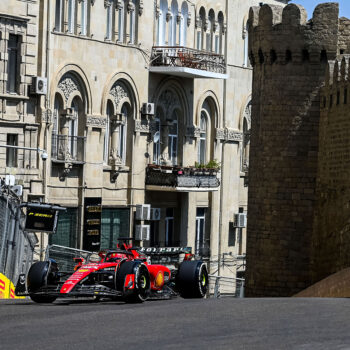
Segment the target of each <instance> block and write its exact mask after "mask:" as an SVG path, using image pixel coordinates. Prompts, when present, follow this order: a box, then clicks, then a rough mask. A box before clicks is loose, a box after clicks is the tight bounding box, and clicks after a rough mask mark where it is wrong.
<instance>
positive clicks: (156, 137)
mask: <svg viewBox="0 0 350 350" xmlns="http://www.w3.org/2000/svg"><path fill="white" fill-rule="evenodd" d="M159 137H160V134H159V131H157V132H156V133H155V134H154V136H153V142H154V143H157V142H158V141H159Z"/></svg>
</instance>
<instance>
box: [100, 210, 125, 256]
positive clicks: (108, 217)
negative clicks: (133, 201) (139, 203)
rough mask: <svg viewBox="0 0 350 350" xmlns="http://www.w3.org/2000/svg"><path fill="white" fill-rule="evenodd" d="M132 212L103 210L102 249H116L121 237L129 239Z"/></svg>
mask: <svg viewBox="0 0 350 350" xmlns="http://www.w3.org/2000/svg"><path fill="white" fill-rule="evenodd" d="M129 215H130V210H129V209H126V208H103V209H102V225H101V245H100V247H101V248H100V249H116V248H117V243H118V242H117V240H118V238H119V237H129V223H130V221H129V218H130V217H129Z"/></svg>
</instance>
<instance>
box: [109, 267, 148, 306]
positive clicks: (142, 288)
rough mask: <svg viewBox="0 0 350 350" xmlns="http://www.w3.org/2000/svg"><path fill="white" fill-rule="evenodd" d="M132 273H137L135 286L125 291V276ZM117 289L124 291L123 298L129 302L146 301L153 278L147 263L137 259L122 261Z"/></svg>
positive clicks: (117, 279)
mask: <svg viewBox="0 0 350 350" xmlns="http://www.w3.org/2000/svg"><path fill="white" fill-rule="evenodd" d="M130 274H134V275H135V284H134V288H133V289H131V290H127V291H125V289H124V286H125V278H126V276H127V275H130ZM116 289H117V290H118V291H121V292H123V293H124V296H123V299H124V300H125V301H126V302H127V303H142V302H144V301H146V300H147V299H148V297H149V294H150V290H151V279H150V275H149V272H148V269H147V267H146V265H144V264H142V263H141V262H135V261H126V262H124V263H122V265H121V266H120V268H119V271H118V273H117V278H116Z"/></svg>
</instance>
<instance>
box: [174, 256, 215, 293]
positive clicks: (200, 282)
mask: <svg viewBox="0 0 350 350" xmlns="http://www.w3.org/2000/svg"><path fill="white" fill-rule="evenodd" d="M208 284H209V280H208V271H207V267H206V265H205V264H204V263H203V262H202V261H195V260H194V261H183V262H182V263H181V265H180V267H179V270H178V273H177V276H176V287H177V290H178V291H179V293H180V295H181V296H182V297H183V298H203V297H204V296H205V295H206V293H207V290H208Z"/></svg>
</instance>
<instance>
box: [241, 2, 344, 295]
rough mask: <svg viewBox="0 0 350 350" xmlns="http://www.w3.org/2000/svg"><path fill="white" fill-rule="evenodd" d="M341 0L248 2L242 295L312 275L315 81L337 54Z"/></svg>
mask: <svg viewBox="0 0 350 350" xmlns="http://www.w3.org/2000/svg"><path fill="white" fill-rule="evenodd" d="M338 13H339V9H338V4H336V3H324V4H320V5H318V6H317V7H316V9H315V11H314V14H313V18H312V19H311V20H310V21H308V22H307V14H306V11H305V9H304V8H303V7H302V6H299V5H295V4H290V5H287V6H286V7H284V8H283V7H280V6H274V5H267V4H266V5H263V6H261V7H253V8H251V9H250V20H249V21H250V29H249V38H250V44H249V46H250V47H249V51H250V59H251V63H252V64H253V67H254V73H253V96H252V130H251V151H250V178H249V199H248V203H249V204H248V213H249V219H248V241H247V296H290V295H293V294H294V293H296V292H298V291H300V290H302V289H304V288H305V287H307V286H308V285H310V284H311V282H312V266H311V263H312V253H311V247H312V235H313V216H314V211H315V199H316V178H317V169H318V157H317V155H318V148H319V122H320V88H321V86H323V84H324V81H325V73H326V70H327V66H328V60H334V59H335V58H336V56H337V54H338V39H339V18H338Z"/></svg>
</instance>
